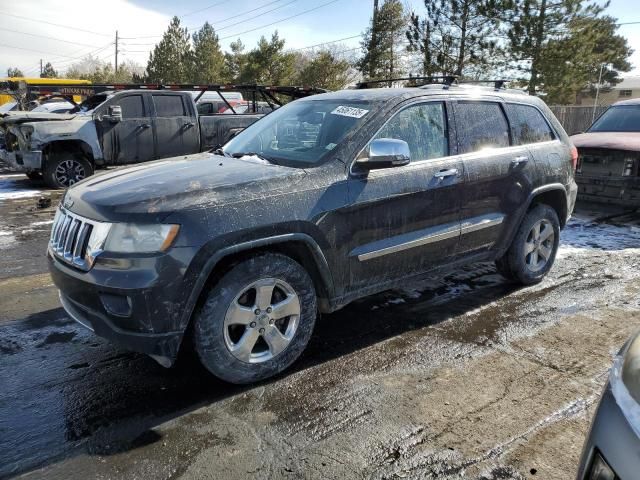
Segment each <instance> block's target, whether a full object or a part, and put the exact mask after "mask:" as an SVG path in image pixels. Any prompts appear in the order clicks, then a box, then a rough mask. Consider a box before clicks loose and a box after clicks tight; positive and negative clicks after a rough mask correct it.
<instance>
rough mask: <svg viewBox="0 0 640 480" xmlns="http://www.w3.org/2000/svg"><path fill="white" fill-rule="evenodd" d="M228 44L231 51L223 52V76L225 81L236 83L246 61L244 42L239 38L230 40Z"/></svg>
mask: <svg viewBox="0 0 640 480" xmlns="http://www.w3.org/2000/svg"><path fill="white" fill-rule="evenodd" d="M229 46H230V48H231V52H225V54H224V67H223V77H224V80H225V81H227V82H230V83H237V82H239V81H240V75H241V74H242V71H243V70H244V67H245V65H246V63H247V54H246V53H245V52H244V44H243V43H242V41H241V40H240V39H238V40H236V41H235V42H231V45H229Z"/></svg>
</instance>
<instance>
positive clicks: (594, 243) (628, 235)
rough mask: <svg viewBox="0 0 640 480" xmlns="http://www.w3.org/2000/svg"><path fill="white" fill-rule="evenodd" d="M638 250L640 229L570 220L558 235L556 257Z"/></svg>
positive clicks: (575, 219)
mask: <svg viewBox="0 0 640 480" xmlns="http://www.w3.org/2000/svg"><path fill="white" fill-rule="evenodd" d="M636 248H640V228H638V227H636V226H630V225H624V226H622V225H612V224H607V223H596V222H593V221H590V220H584V219H580V218H572V219H571V220H570V221H569V223H568V224H567V226H566V227H565V229H564V230H563V231H562V233H561V234H560V248H559V251H558V256H559V257H562V256H565V255H569V254H572V253H589V252H590V251H593V250H626V249H636Z"/></svg>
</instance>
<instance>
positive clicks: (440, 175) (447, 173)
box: [433, 168, 458, 180]
mask: <svg viewBox="0 0 640 480" xmlns="http://www.w3.org/2000/svg"><path fill="white" fill-rule="evenodd" d="M457 175H458V169H457V168H450V169H448V170H440V171H439V172H436V173H434V175H433V176H434V177H436V178H437V179H439V180H442V179H443V178H447V177H455V176H457Z"/></svg>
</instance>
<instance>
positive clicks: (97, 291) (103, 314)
mask: <svg viewBox="0 0 640 480" xmlns="http://www.w3.org/2000/svg"><path fill="white" fill-rule="evenodd" d="M191 256H192V250H191V249H190V248H174V249H172V251H170V253H168V254H166V255H160V256H147V257H143V258H136V259H127V258H119V259H118V258H101V257H99V260H98V261H96V263H95V265H94V266H93V268H92V269H91V270H90V271H88V272H84V271H80V270H77V269H76V268H74V267H71V266H69V265H67V264H66V263H64V262H62V261H61V260H59V259H58V258H57V257H55V256H54V255H53V254H52V253H51V252H50V251H49V252H48V253H47V258H48V263H49V271H50V273H51V277H52V279H53V282H54V284H55V285H56V287H57V288H58V289H59V291H60V301H61V303H62V306H63V307H64V309H65V310H66V311H67V313H68V314H69V316H70V317H71V318H73V319H74V320H76V321H77V322H78V323H80V324H82V325H84V326H85V327H87V328H89V329H91V330H92V331H94V332H95V333H96V335H98V336H100V337H103V338H106V339H107V340H110V341H112V342H113V343H116V344H119V345H122V346H123V347H125V348H127V349H129V350H133V351H136V352H141V353H146V354H148V355H151V356H154V357H160V358H163V359H166V360H167V362H165V363H168V364H170V363H172V362H173V361H174V360H175V358H176V356H177V353H178V350H179V347H180V344H181V342H182V337H183V334H184V329H185V325H182V323H183V322H182V312H183V310H184V309H183V305H184V303H185V302H186V297H187V296H188V293H185V288H184V282H183V281H182V278H183V272H184V270H185V269H186V265H188V262H189V260H190V258H191ZM187 292H188V290H187ZM161 363H162V362H161ZM163 364H164V363H163ZM165 366H166V365H165Z"/></svg>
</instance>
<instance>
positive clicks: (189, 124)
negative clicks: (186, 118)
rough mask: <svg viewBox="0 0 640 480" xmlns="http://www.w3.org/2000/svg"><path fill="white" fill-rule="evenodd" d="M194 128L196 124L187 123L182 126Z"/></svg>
mask: <svg viewBox="0 0 640 480" xmlns="http://www.w3.org/2000/svg"><path fill="white" fill-rule="evenodd" d="M195 126H196V124H195V123H193V122H189V123H185V124H184V128H191V127H195Z"/></svg>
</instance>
